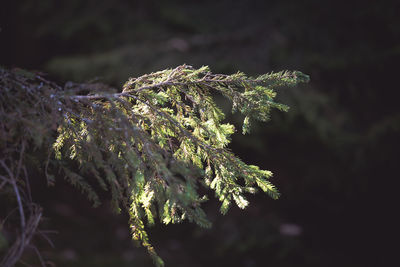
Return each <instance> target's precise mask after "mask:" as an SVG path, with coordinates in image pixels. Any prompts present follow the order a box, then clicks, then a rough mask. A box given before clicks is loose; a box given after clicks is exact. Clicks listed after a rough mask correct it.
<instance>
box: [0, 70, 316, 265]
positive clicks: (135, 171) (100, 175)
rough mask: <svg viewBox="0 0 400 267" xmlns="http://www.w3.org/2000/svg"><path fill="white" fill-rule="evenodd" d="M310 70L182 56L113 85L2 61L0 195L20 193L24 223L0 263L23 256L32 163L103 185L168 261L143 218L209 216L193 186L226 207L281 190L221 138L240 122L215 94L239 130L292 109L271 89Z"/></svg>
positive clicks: (34, 217) (49, 175)
mask: <svg viewBox="0 0 400 267" xmlns="http://www.w3.org/2000/svg"><path fill="white" fill-rule="evenodd" d="M308 79H309V78H308V76H307V75H304V74H302V73H301V72H297V71H294V72H288V71H285V72H278V73H269V74H265V75H261V76H258V77H256V78H251V77H247V76H246V75H245V74H243V73H241V72H238V73H235V74H232V75H222V74H213V73H211V72H210V70H209V68H208V67H201V68H199V69H195V68H193V67H191V66H188V65H182V66H179V67H177V68H175V69H167V70H163V71H159V72H155V73H151V74H147V75H143V76H141V77H138V78H131V79H129V80H128V81H127V82H126V83H125V85H124V86H123V90H122V91H117V90H115V89H113V88H110V87H107V86H104V85H101V84H72V83H67V85H66V86H65V87H64V88H62V87H60V86H59V85H57V84H55V83H53V82H50V81H47V80H46V79H44V78H43V77H42V76H41V75H40V74H37V73H30V72H26V71H23V70H12V71H9V70H6V69H3V68H1V69H0V89H1V91H0V135H1V138H0V151H1V153H0V155H1V156H0V179H1V180H0V182H1V183H0V190H1V191H0V194H8V195H9V196H11V197H13V198H15V199H16V202H17V204H18V208H19V213H18V217H19V219H20V228H21V229H20V231H19V233H20V234H19V237H17V238H16V240H15V241H14V243H13V246H11V247H10V248H9V250H8V252H7V253H6V255H5V257H4V258H3V261H2V264H3V265H5V266H11V265H13V264H14V263H15V262H17V261H18V259H19V258H20V257H21V255H22V253H23V251H24V248H25V247H26V246H27V245H28V244H29V242H30V240H31V238H32V237H33V236H34V235H35V231H36V229H37V227H38V225H39V222H40V217H41V209H40V207H39V206H38V205H37V204H34V203H33V201H32V199H31V197H30V194H29V179H30V176H29V174H30V171H31V170H30V169H32V168H33V166H35V168H36V169H38V170H40V171H42V172H43V173H44V175H45V177H46V179H47V182H48V184H49V185H52V184H54V183H55V182H56V180H57V179H59V178H60V177H64V178H65V179H66V180H67V181H68V182H70V183H71V184H72V185H74V186H75V187H76V188H77V189H78V190H80V191H82V193H83V194H85V195H86V196H87V197H88V199H89V200H90V201H92V202H93V205H94V206H98V205H99V204H100V202H101V199H100V197H99V192H97V191H96V189H94V188H101V190H104V191H108V192H109V195H110V198H111V202H112V204H113V207H114V209H115V210H116V211H117V212H120V211H123V212H127V213H128V214H129V225H130V229H131V233H132V238H133V239H134V240H138V241H139V242H141V244H142V245H143V246H144V247H146V248H147V250H148V252H149V253H150V255H151V257H152V258H153V260H154V262H155V264H156V265H158V266H162V265H163V264H164V263H163V261H162V259H161V258H159V256H158V255H157V253H156V252H155V250H154V248H153V247H152V245H151V244H150V242H149V238H148V235H147V233H146V230H145V226H146V224H147V225H152V224H154V223H155V221H156V220H157V219H158V220H159V221H160V222H162V223H164V224H169V223H179V222H181V221H182V220H185V219H187V220H189V221H190V222H194V223H196V224H198V225H200V226H201V227H210V226H211V223H210V221H209V220H208V219H207V217H206V214H205V213H204V211H203V210H202V208H201V203H203V202H204V201H206V200H207V197H206V196H201V195H199V193H198V188H199V186H204V187H206V188H210V189H212V190H214V191H215V195H216V197H217V198H218V199H219V200H220V201H221V202H222V204H221V208H220V210H221V213H222V214H225V213H226V212H227V211H228V209H229V206H230V205H231V203H232V202H234V203H236V205H237V206H238V207H240V208H242V209H243V208H245V207H246V206H247V205H248V201H247V200H246V196H245V194H246V193H255V192H256V191H257V188H261V190H262V191H264V192H265V193H267V194H268V195H269V196H271V197H272V198H274V199H277V198H278V197H279V193H278V191H277V189H276V188H275V187H274V185H272V184H271V183H270V182H269V181H268V179H269V178H270V177H271V175H272V173H271V172H270V171H266V170H261V169H259V168H258V167H257V166H253V165H247V164H245V163H244V162H243V161H242V160H240V159H239V158H238V157H236V156H235V155H234V154H233V153H232V152H231V151H230V150H229V149H228V148H227V145H228V144H229V141H230V135H231V134H233V133H234V131H235V129H234V126H233V125H232V124H229V123H225V122H223V120H224V114H223V112H222V111H221V109H220V108H218V106H217V105H216V103H215V101H214V100H213V96H212V95H213V94H221V95H223V96H225V97H226V98H228V99H229V100H230V101H231V102H232V112H239V113H241V114H243V115H244V121H243V127H242V132H243V134H246V133H249V131H250V123H251V121H252V120H260V121H267V120H268V119H269V114H270V111H271V109H273V108H275V109H278V110H282V111H287V110H288V107H287V106H285V105H283V104H280V103H277V102H274V98H275V96H276V93H275V90H276V89H278V88H280V87H287V86H295V85H297V84H298V83H301V82H307V81H308ZM40 157H43V158H44V159H45V160H41V159H39V158H40ZM95 184H97V185H96V186H95V187H94V186H93V185H95ZM15 216H17V215H15ZM28 230H29V231H28Z"/></svg>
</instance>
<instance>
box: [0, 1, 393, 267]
mask: <svg viewBox="0 0 400 267" xmlns="http://www.w3.org/2000/svg"><path fill="white" fill-rule="evenodd" d="M399 11H400V5H399V2H398V1H394V0H393V1H390V0H388V1H344V2H341V1H317V0H307V1H261V0H259V1H257V0H254V1H249V0H247V1H245V0H237V1H233V0H231V1H228V0H223V1H194V0H193V1H188V0H187V1H178V0H169V1H153V0H151V1H150V0H149V1H127V0H125V1H124V0H118V1H115V0H114V1H111V0H96V1H94V0H93V1H81V0H70V1H51V0H40V1H28V0H20V1H11V0H8V1H7V0H6V1H5V2H2V4H1V6H0V12H1V13H0V28H1V29H0V64H1V65H3V66H6V67H9V68H14V67H18V68H25V69H29V70H37V71H42V72H45V73H47V78H48V79H52V80H56V81H58V82H59V83H61V84H63V83H65V82H67V81H73V82H88V81H91V80H94V79H96V80H99V81H101V82H104V83H107V84H110V85H112V86H115V87H121V85H122V84H123V83H124V81H126V80H127V79H128V78H129V77H132V76H138V75H141V74H144V73H149V72H152V71H157V70H161V69H164V68H171V67H175V66H178V65H181V64H183V63H186V64H190V65H193V66H195V67H200V66H202V65H209V66H210V67H211V69H212V70H213V72H215V73H217V72H218V73H226V74H230V73H233V72H236V71H237V70H240V71H243V72H245V73H247V74H249V75H257V74H262V73H267V72H270V71H280V70H285V69H288V70H300V71H302V72H304V73H306V74H309V75H310V76H311V82H310V83H309V84H307V85H305V86H302V87H300V88H294V89H286V90H282V91H280V92H278V97H279V100H280V101H281V102H283V103H285V104H288V105H289V106H290V107H291V109H290V111H289V113H278V112H276V113H274V114H273V115H272V121H270V122H269V123H267V124H256V125H255V128H254V129H253V131H252V133H251V134H250V135H246V136H241V135H240V133H238V134H236V135H235V136H234V138H233V142H232V145H231V148H232V150H233V151H234V152H235V153H236V154H237V155H239V156H240V157H241V158H242V159H243V160H245V162H247V163H249V164H255V165H258V166H260V167H262V168H264V169H268V170H271V171H273V172H274V174H275V175H274V178H273V180H272V181H273V183H275V184H276V185H277V186H278V188H279V189H280V191H281V193H282V196H281V198H280V199H279V200H277V201H274V200H272V199H270V198H269V197H268V196H266V195H263V194H261V193H259V194H257V195H256V196H252V197H250V206H249V207H248V208H247V209H246V210H244V211H242V210H239V209H238V208H233V209H231V210H230V211H229V212H228V214H227V215H226V216H222V215H220V214H219V211H218V208H219V203H218V202H217V201H216V200H215V199H213V198H212V199H211V201H209V202H208V203H206V204H205V209H206V212H207V214H208V215H209V217H210V218H211V220H212V222H213V227H212V228H211V229H209V230H206V229H200V228H198V227H196V226H194V225H191V224H189V223H183V224H180V225H172V226H165V225H158V226H156V227H154V228H151V229H150V238H151V240H152V242H153V243H154V245H155V247H156V249H158V251H159V254H160V256H161V257H162V258H163V259H164V260H165V261H166V266H186V267H197V266H232V267H234V266H243V267H256V266H279V267H285V266H325V267H329V266H354V267H357V266H360V267H361V266H388V264H389V263H390V261H391V259H392V258H394V256H395V255H396V252H397V251H396V250H397V248H398V245H397V247H396V246H393V245H392V241H396V239H395V238H394V232H395V231H397V230H396V227H398V225H397V224H396V223H394V221H393V220H392V217H393V215H395V214H396V213H398V208H395V207H393V206H394V205H393V204H395V201H396V200H397V198H396V195H398V193H397V192H396V191H397V190H396V187H394V186H393V185H392V184H393V182H394V181H395V180H397V179H398V178H399V171H398V168H397V167H398V165H399V156H398V155H399V154H398V153H399V149H400V145H399V144H400V142H399V140H398V139H399V132H400V109H399V98H398V97H397V94H396V93H397V91H398V90H399V82H398V81H399V67H398V64H399V62H400V42H399V41H400V38H399V37H400V19H399V17H398V16H399ZM221 103H222V105H226V104H225V102H221ZM226 111H228V108H227V107H226ZM228 114H229V111H228ZM227 119H228V120H231V121H233V122H234V123H235V124H236V125H237V126H238V128H239V127H240V124H239V118H237V117H235V115H228V118H227ZM239 129H240V128H239ZM238 132H240V131H238ZM44 180H45V179H44V178H42V177H37V179H36V180H35V182H34V184H33V185H32V187H33V192H32V194H33V198H34V200H35V201H36V202H39V203H41V204H42V205H43V206H44V208H45V209H44V215H45V216H46V220H45V221H44V225H45V226H46V227H47V228H48V229H55V230H57V231H58V232H59V233H58V234H54V235H51V237H52V240H53V241H54V243H55V248H54V249H52V248H50V247H49V246H46V245H45V244H43V246H42V249H43V254H44V256H45V257H47V259H49V260H51V261H53V262H55V263H57V266H152V263H151V260H150V259H149V257H148V256H147V254H146V252H145V251H144V249H142V248H135V247H134V245H133V244H132V242H131V241H130V237H129V229H128V224H127V222H126V218H125V217H124V216H123V215H115V214H113V213H112V212H111V211H110V210H111V209H110V208H109V207H108V206H109V205H108V203H107V201H106V202H105V203H104V204H103V205H102V206H100V207H99V208H96V209H93V208H91V206H90V203H89V202H88V201H87V200H86V199H85V197H84V196H82V195H81V194H80V193H79V192H77V191H76V190H74V188H72V187H71V186H69V185H68V184H66V183H65V182H63V181H61V180H60V181H58V182H57V183H56V186H54V187H51V188H47V187H46V185H45V181H44ZM210 195H211V194H210ZM211 197H212V195H211ZM397 201H398V200H397ZM0 246H1V245H0ZM0 248H1V247H0ZM29 257H30V255H29V253H28V254H27V255H26V261H29ZM31 260H32V262H33V263H35V262H36V260H35V259H34V258H33V255H32V259H31Z"/></svg>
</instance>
